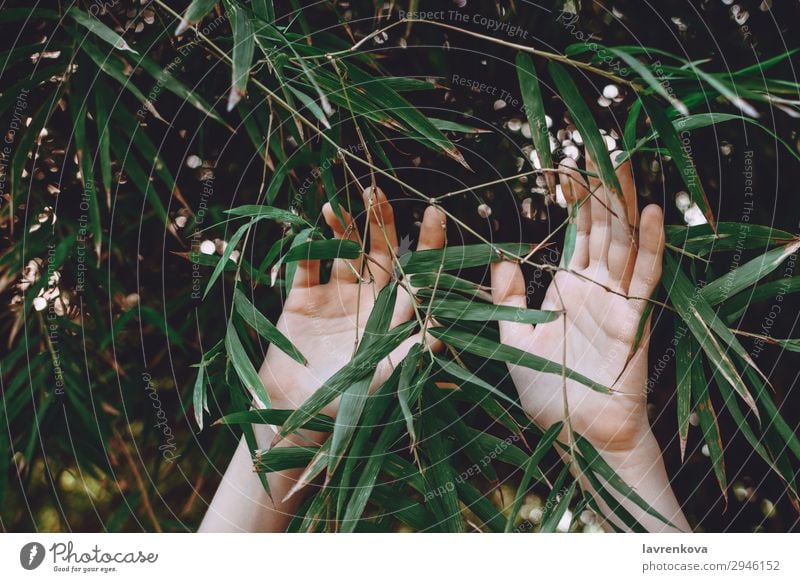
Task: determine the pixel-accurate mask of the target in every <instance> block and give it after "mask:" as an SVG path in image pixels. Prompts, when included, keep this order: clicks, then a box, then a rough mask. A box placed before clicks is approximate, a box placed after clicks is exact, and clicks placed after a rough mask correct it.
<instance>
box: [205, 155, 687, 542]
mask: <svg viewBox="0 0 800 582" xmlns="http://www.w3.org/2000/svg"><path fill="white" fill-rule="evenodd" d="M587 171H588V172H589V173H590V174H595V175H596V174H597V171H596V169H595V167H594V164H593V163H592V161H591V160H587ZM617 175H618V177H619V181H620V184H621V187H622V192H623V195H624V198H625V201H626V207H627V214H628V215H627V216H626V217H624V219H620V217H619V216H618V215H616V214H615V213H614V212H613V210H611V209H613V208H614V206H612V204H611V199H610V195H611V194H610V193H609V192H608V191H607V190H606V189H605V188H604V187H603V186H602V185H601V184H600V183H599V181H598V180H597V179H596V178H593V177H590V180H589V184H588V186H587V184H586V182H585V180H584V178H583V177H582V176H581V175H580V173H579V172H578V171H577V170H576V168H575V164H574V162H572V160H567V161H566V162H564V163H562V170H561V172H560V174H559V178H560V182H561V186H562V190H563V192H564V195H565V198H566V199H567V202H568V203H569V205H570V208H571V207H572V205H574V204H577V203H579V202H581V201H582V204H581V205H580V207H579V210H578V212H577V227H578V236H577V241H576V246H575V251H574V253H573V256H572V260H571V262H570V263H569V265H566V269H567V270H560V271H559V272H558V273H557V274H556V276H555V277H554V279H553V281H552V283H551V285H550V287H549V288H548V290H547V293H546V298H545V301H544V304H543V305H542V309H550V310H558V311H563V312H564V315H562V316H560V317H559V318H558V319H557V320H555V321H552V322H549V323H547V324H539V325H538V326H536V327H535V328H534V327H533V326H531V325H527V324H520V323H514V322H501V324H500V335H501V339H502V341H503V343H505V344H508V345H511V346H514V347H517V348H520V349H523V350H526V351H529V352H530V353H533V354H536V355H538V356H542V357H545V358H547V359H550V360H553V361H555V362H562V361H563V360H564V359H566V365H567V366H568V367H570V368H571V369H573V370H575V371H576V372H579V373H581V374H583V375H585V376H588V377H589V378H591V379H592V380H595V381H596V382H599V383H601V384H603V385H605V386H608V387H610V388H611V389H612V390H613V394H611V395H608V394H600V393H598V392H595V391H593V390H591V389H590V388H587V387H586V386H584V385H582V384H579V383H577V382H573V381H567V382H566V385H565V382H564V380H563V379H562V377H561V376H560V375H553V374H540V373H538V372H536V371H533V370H530V369H528V368H523V367H520V366H514V365H509V373H510V374H511V378H512V380H513V382H514V385H515V386H516V388H517V390H518V392H519V396H520V402H521V404H522V406H523V408H524V410H525V412H526V414H527V415H528V416H529V417H530V418H531V419H532V420H533V421H534V422H535V423H536V424H537V425H538V426H540V427H542V428H544V429H546V428H547V427H549V426H551V425H552V424H553V423H555V422H557V421H560V420H567V414H566V411H567V410H568V421H569V424H570V426H571V427H572V430H573V431H575V432H577V433H579V434H581V435H583V436H584V437H585V438H586V439H588V440H589V441H590V442H591V443H592V444H593V445H594V446H595V448H596V449H597V450H598V451H599V452H600V453H601V454H602V456H603V458H604V459H605V460H606V461H607V462H608V463H609V464H610V465H611V466H612V467H613V468H614V469H615V471H616V472H617V473H618V474H619V475H620V476H621V477H622V478H623V479H624V480H625V481H626V482H627V483H628V484H629V485H631V486H632V487H634V488H635V489H636V490H637V492H638V493H639V494H640V495H641V496H642V497H643V498H644V499H645V500H646V501H647V502H648V503H649V504H650V505H651V506H652V507H653V508H655V509H656V510H657V511H659V512H660V513H661V514H662V515H664V516H665V517H667V519H669V520H670V521H671V523H672V524H673V525H674V526H675V527H674V528H673V527H671V526H668V525H666V524H664V523H663V522H662V521H660V520H658V519H657V518H655V517H652V516H650V515H648V514H646V513H645V512H644V511H642V510H641V509H639V508H638V507H637V506H635V505H633V504H631V503H630V502H628V501H627V500H625V499H624V498H622V496H617V497H618V498H619V499H620V501H621V503H622V504H623V505H624V506H625V508H626V509H627V510H628V511H629V512H630V513H631V514H632V515H633V516H634V517H635V518H636V519H637V520H639V522H640V523H641V524H642V525H643V526H645V527H646V528H647V529H648V530H650V531H676V530H677V531H689V529H690V528H689V525H688V523H687V522H686V519H685V517H684V516H683V513H682V511H681V509H680V505H679V504H678V502H677V500H676V499H675V496H674V494H673V492H672V489H671V487H670V485H669V479H668V477H667V474H666V470H665V468H664V463H663V460H662V456H661V451H660V448H659V445H658V443H657V442H656V440H655V438H654V436H653V434H652V432H651V430H650V425H649V422H648V420H647V414H646V394H645V385H646V374H647V333H645V334H644V336H643V339H642V341H641V342H640V345H639V347H638V350H637V351H636V352H635V354H634V355H633V357H632V358H630V361H628V360H629V357H628V355H629V353H630V351H631V348H632V346H633V345H634V337H635V334H636V329H637V325H638V322H639V320H640V319H641V316H642V313H643V310H644V308H645V305H646V299H647V298H648V297H650V295H651V294H652V292H653V290H654V289H655V287H656V285H657V284H658V282H659V279H660V276H661V257H662V253H663V248H664V235H663V217H662V213H661V210H660V209H659V208H658V207H657V206H654V205H651V206H648V207H647V208H645V209H644V211H643V212H642V213H641V216H640V215H639V214H638V212H637V209H636V191H635V186H634V183H633V177H632V175H631V170H630V164H629V163H625V164H623V165H622V166H621V167H619V168H618V169H617ZM364 198H365V205H366V207H367V212H368V215H369V227H368V229H369V236H368V238H369V243H370V244H369V255H368V256H369V259H368V260H367V261H366V262H365V263H364V264H362V262H361V261H358V260H355V261H344V260H336V261H335V262H334V266H333V271H332V275H331V280H330V282H328V283H326V284H320V282H319V269H320V267H319V262H318V261H306V262H302V263H300V264H299V265H298V269H297V273H296V275H295V278H294V281H293V286H292V290H291V292H290V293H289V296H288V298H287V301H286V305H285V307H284V310H283V313H282V315H281V317H280V319H279V320H278V323H277V326H278V328H279V329H280V330H281V331H282V332H283V333H284V334H285V335H286V336H287V337H288V338H289V339H290V340H291V341H292V342H293V343H294V344H295V345H296V346H297V347H298V348H299V349H300V351H301V352H302V353H303V354H304V355H305V356H306V358H307V359H308V364H307V366H302V365H300V364H299V363H297V362H295V361H294V360H292V359H291V358H290V357H288V356H287V355H285V354H284V353H282V352H281V351H279V350H278V349H276V348H274V347H273V346H270V347H269V349H268V350H267V354H266V358H265V360H264V363H263V365H262V367H261V371H260V376H261V378H262V380H263V382H264V385H265V387H266V389H267V391H268V393H269V396H270V399H271V400H272V405H273V406H274V407H275V408H287V409H293V408H297V406H299V405H300V404H301V403H302V402H303V401H305V400H306V399H307V398H308V397H309V396H310V395H311V394H312V393H313V392H314V391H315V390H317V389H318V388H319V387H320V386H321V385H322V383H323V382H324V381H325V380H326V379H327V378H329V377H330V376H331V375H333V374H334V373H335V372H336V371H338V370H339V369H340V368H341V367H342V366H343V365H344V364H345V363H346V362H347V361H349V360H350V358H351V357H352V354H353V350H354V347H355V342H356V337H360V334H361V332H362V331H363V329H364V326H365V324H366V320H367V317H368V316H369V313H370V311H371V309H372V306H373V305H374V301H375V296H376V295H377V293H378V291H379V290H380V289H381V288H382V287H383V286H385V285H386V284H387V283H388V282H389V281H390V277H391V273H392V272H393V267H392V264H393V258H394V252H395V251H394V249H396V248H397V233H396V229H395V226H394V215H393V211H392V208H391V205H390V204H389V203H388V202H387V201H386V198H385V196H384V195H383V193H382V192H380V190H378V189H367V191H366V192H365V193H364ZM323 216H324V218H325V221H326V222H327V224H328V225H329V226H330V227H331V229H332V230H333V232H334V235H335V236H336V237H337V238H352V239H353V240H360V239H359V235H358V233H357V232H356V231H355V229H354V228H353V227H352V226H349V222H350V217H349V216H347V215H345V217H344V218H345V222H346V223H348V225H347V226H343V225H342V224H341V222H340V221H339V219H338V218H337V217H336V216H335V214H334V212H333V211H332V209H331V208H330V207H329V206H327V205H326V207H325V208H324V210H323ZM627 225H631V226H632V228H631V226H627ZM444 244H445V233H444V215H443V214H442V213H441V212H440V211H438V210H437V209H435V208H434V207H430V208H428V209H427V211H426V212H425V216H424V219H423V224H422V227H421V231H420V239H419V243H418V245H417V250H424V249H435V248H441V247H442V246H443V245H444ZM357 273H358V274H359V275H357ZM491 274H492V298H493V300H494V302H495V303H497V304H501V305H509V306H513V307H519V308H525V307H526V293H525V281H524V278H523V275H522V271H521V270H520V267H519V265H518V264H517V263H514V262H510V261H504V262H501V263H495V264H494V265H493V266H492V273H491ZM412 301H413V300H412V298H411V296H410V295H409V293H408V292H406V291H405V290H404V289H402V288H401V291H400V293H399V295H398V301H397V306H396V308H395V311H394V314H393V318H392V325H398V324H400V323H403V322H405V321H409V320H411V319H412V318H414V317H418V316H419V314H416V315H415V312H414V308H413V305H412ZM422 317H424V310H422ZM564 318H566V335H565V330H564V327H565V323H564ZM428 323H431V322H428ZM357 334H358V336H357ZM565 337H566V344H565V342H564V338H565ZM421 340H423V338H422V336H420V335H419V334H418V335H416V336H414V337H412V338H409V339H408V340H406V342H404V343H403V344H402V345H401V346H400V347H398V348H397V349H396V350H395V351H394V352H393V353H392V354H391V355H390V356H389V358H387V359H386V360H384V361H383V362H382V363H381V364H380V365H379V366H378V368H377V370H376V373H375V378H374V380H373V384H372V385H373V387H377V386H378V385H379V384H380V383H382V382H383V381H384V380H385V379H386V378H387V377H388V375H389V374H390V373H391V371H392V369H393V366H394V365H396V364H397V363H398V362H400V361H401V360H402V359H403V357H404V356H405V354H406V353H407V352H408V350H409V349H410V348H411V346H412V345H413V344H415V343H418V342H419V341H421ZM424 341H427V342H428V345H430V346H431V348H432V349H438V348H439V347H440V346H439V345H437V343H436V342H433V341H432V338H431V337H430V336H427V337H425V338H424ZM565 389H566V392H565ZM337 405H338V401H334V402H333V403H331V404H330V405H328V407H326V409H325V410H323V412H324V413H326V414H329V415H332V416H335V414H336V408H337ZM257 429H258V431H259V435H258V436H259V441H260V442H259V445H260V446H262V447H266V446H268V445H269V443H270V441H271V433H270V432H269V431H268V430H265V429H264V427H257ZM327 437H328V435H327V434H322V433H304V434H302V435H294V436H292V437H290V438H288V439H285V440H283V441H280V442H279V443H278V444H277V445H276V446H286V445H291V444H297V443H301V442H303V443H308V442H315V443H321V442H324V440H325V439H326V438H327ZM560 440H561V441H562V442H564V443H567V444H568V443H569V433H568V431H567V430H566V429H565V430H564V431H563V432H562V435H561V437H560ZM249 456H250V455H249V451H248V450H247V448H246V446H245V444H244V442H242V443H240V446H239V449H238V450H237V452H236V454H235V455H234V458H233V460H232V461H231V464H230V466H229V467H228V470H227V472H226V474H225V477H224V479H223V483H222V485H221V486H220V488H219V490H218V491H217V493H216V495H215V497H214V500H213V502H212V503H211V505H210V507H209V511H208V513H207V514H206V516H205V518H204V520H203V523H202V524H201V527H200V531H283V530H284V529H285V528H286V526H287V525H288V523H289V521H290V519H291V516H292V515H293V514H294V512H295V510H296V509H297V506H298V505H299V503H300V501H301V495H300V494H294V495H292V496H290V497H289V498H288V499H284V497H285V495H286V493H287V492H289V491H290V490H291V488H292V487H293V485H294V484H295V482H296V481H297V479H298V477H299V476H300V474H301V470H294V471H284V472H281V473H272V474H270V475H269V482H270V488H271V491H272V498H271V499H270V498H269V497H267V495H266V494H265V493H264V491H263V488H262V487H261V484H260V482H259V480H258V478H257V477H256V476H255V474H254V473H253V472H252V464H251V461H250V458H249ZM564 457H565V459H566V460H567V461H568V460H569V455H568V454H567V453H566V452H565V453H564ZM576 474H577V472H576ZM581 483H582V484H583V485H584V486H587V487H588V484H587V483H586V482H585V479H583V478H582V479H581ZM600 507H601V509H602V510H604V511H603V512H604V513H605V514H607V515H608V514H610V513H611V512H610V511H608V508H607V507H606V506H605V505H604V504H602V503H600ZM615 523H617V526H619V527H621V528H622V529H625V528H624V525H623V524H621V523H618V522H615Z"/></svg>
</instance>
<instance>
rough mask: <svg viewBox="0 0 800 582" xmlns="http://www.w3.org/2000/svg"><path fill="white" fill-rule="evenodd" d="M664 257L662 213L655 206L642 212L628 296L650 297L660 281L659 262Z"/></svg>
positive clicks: (650, 206)
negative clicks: (637, 247) (637, 248)
mask: <svg viewBox="0 0 800 582" xmlns="http://www.w3.org/2000/svg"><path fill="white" fill-rule="evenodd" d="M663 255H664V213H663V212H662V211H661V208H659V207H658V206H656V205H655V204H650V205H649V206H647V207H646V208H645V209H644V210H643V211H642V219H641V225H640V226H639V251H638V253H637V255H636V264H635V266H634V268H633V275H632V277H631V284H630V289H629V291H628V294H629V295H630V296H632V297H650V295H652V294H653V291H654V290H655V288H656V285H658V282H659V280H660V279H661V260H662V258H663Z"/></svg>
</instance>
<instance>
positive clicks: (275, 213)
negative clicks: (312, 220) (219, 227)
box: [225, 204, 311, 226]
mask: <svg viewBox="0 0 800 582" xmlns="http://www.w3.org/2000/svg"><path fill="white" fill-rule="evenodd" d="M225 214H230V215H231V216H236V217H245V218H267V219H269V220H274V221H276V222H283V223H286V224H291V225H293V226H311V225H310V224H309V223H308V221H307V220H306V219H305V218H303V217H302V216H298V215H297V214H295V213H294V212H290V211H288V210H284V209H282V208H275V207H274V206H264V205H261V204H245V205H243V206H238V207H236V208H231V209H230V210H226V211H225Z"/></svg>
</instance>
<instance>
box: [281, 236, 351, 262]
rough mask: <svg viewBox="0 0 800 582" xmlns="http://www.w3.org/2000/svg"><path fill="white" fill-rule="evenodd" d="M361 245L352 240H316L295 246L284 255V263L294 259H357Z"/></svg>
mask: <svg viewBox="0 0 800 582" xmlns="http://www.w3.org/2000/svg"><path fill="white" fill-rule="evenodd" d="M360 256H361V245H360V244H358V243H357V242H356V241H352V240H340V239H333V240H314V241H310V242H304V243H301V244H298V245H297V246H293V247H292V248H291V249H290V250H289V252H288V253H286V254H285V255H284V256H283V262H284V263H290V262H292V261H320V260H321V261H325V260H328V259H337V258H338V259H357V258H359V257H360Z"/></svg>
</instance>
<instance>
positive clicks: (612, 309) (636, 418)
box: [492, 159, 664, 451]
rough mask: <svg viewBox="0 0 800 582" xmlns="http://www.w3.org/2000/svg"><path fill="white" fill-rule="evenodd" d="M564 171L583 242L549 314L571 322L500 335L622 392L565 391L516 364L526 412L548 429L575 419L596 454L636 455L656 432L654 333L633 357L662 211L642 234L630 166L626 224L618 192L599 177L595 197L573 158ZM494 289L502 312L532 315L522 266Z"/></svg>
mask: <svg viewBox="0 0 800 582" xmlns="http://www.w3.org/2000/svg"><path fill="white" fill-rule="evenodd" d="M563 166H566V169H565V170H564V171H562V173H561V174H560V176H559V177H560V181H561V186H562V190H563V192H564V195H565V197H566V198H567V201H568V203H569V204H570V208H572V205H574V204H580V207H579V209H578V212H577V219H576V220H577V240H576V245H575V250H574V253H573V256H572V258H571V260H570V263H569V265H567V266H566V269H567V270H559V271H558V273H557V274H556V276H555V277H554V279H553V281H552V282H551V284H550V287H549V288H548V290H547V293H546V296H545V300H544V302H543V305H542V308H543V309H548V310H556V311H563V312H564V313H563V315H561V316H560V317H559V318H558V319H556V320H554V321H552V322H549V323H546V324H539V325H538V326H536V328H535V329H534V328H531V326H530V325H525V324H521V323H516V322H502V323H501V325H500V335H501V339H502V341H503V343H506V344H509V345H511V346H514V347H516V348H519V349H522V350H525V351H528V352H530V353H532V354H535V355H537V356H541V357H544V358H547V359H549V360H552V361H555V362H559V363H560V362H562V361H565V364H566V366H567V367H568V368H571V369H572V370H574V371H576V372H579V373H581V374H583V375H584V376H587V377H589V378H591V379H592V380H594V381H596V382H599V383H601V384H602V385H604V386H607V387H609V388H612V390H613V393H612V394H610V395H607V394H602V393H599V392H596V391H594V390H592V389H590V388H588V387H587V386H584V385H583V384H580V383H578V382H575V381H571V380H568V381H567V382H566V391H565V390H564V382H563V380H562V378H561V377H560V376H558V375H553V374H542V373H539V372H537V371H535V370H531V369H529V368H524V367H522V366H516V365H510V366H509V372H510V374H511V377H512V379H513V381H514V384H515V386H516V387H517V390H518V391H519V394H520V400H521V402H522V405H523V407H524V408H525V410H526V412H527V413H528V415H529V416H530V417H531V418H532V419H533V420H534V421H535V422H536V423H537V424H538V425H539V426H541V427H545V428H546V427H549V426H550V425H552V424H553V423H555V422H557V421H559V420H562V419H564V418H565V416H566V412H565V411H566V410H568V411H569V413H568V414H569V419H570V422H571V425H572V428H573V430H575V431H576V432H578V433H580V434H582V435H583V436H585V437H586V438H588V439H589V440H590V441H592V443H593V444H594V445H595V446H596V447H597V448H599V449H602V450H606V451H620V450H630V449H632V448H634V447H635V446H636V444H637V443H638V442H639V441H640V440H641V439H643V438H644V437H645V435H647V434H648V433H649V430H650V429H649V425H648V421H647V415H646V396H645V382H646V374H647V333H645V334H644V335H643V337H642V341H641V342H640V344H639V346H638V349H637V350H636V352H635V354H634V355H633V357H632V358H629V356H630V353H631V350H632V349H633V347H634V345H635V337H636V332H637V329H638V326H639V322H640V320H641V317H642V315H643V313H644V309H645V306H646V301H645V299H643V298H647V297H649V296H650V294H651V293H652V292H653V289H654V288H655V286H656V285H657V284H658V281H659V279H660V276H661V258H662V253H663V247H664V236H663V217H662V212H661V210H660V208H658V207H657V206H655V205H651V206H648V207H647V208H645V209H644V211H643V212H642V215H641V224H640V225H638V228H637V223H638V222H639V221H638V218H639V217H638V212H637V209H636V190H635V186H634V182H633V177H632V175H631V168H630V162H625V163H624V164H622V165H621V166H620V167H619V168H617V176H618V178H619V181H620V185H621V187H622V192H623V194H624V198H625V202H626V207H627V211H628V216H626V217H619V216H617V215H616V214H615V213H614V212H613V211H612V210H611V208H612V201H611V200H610V199H609V195H610V193H609V192H608V191H607V190H606V188H605V187H603V186H602V184H601V183H600V181H599V180H598V179H597V178H590V180H589V187H588V188H587V186H586V182H585V181H584V179H583V178H582V177H581V175H580V174H579V173H578V172H577V171H576V169H575V163H574V162H573V161H572V160H571V159H568V160H565V162H564V163H563ZM587 170H588V171H589V172H590V173H592V174H594V175H597V169H596V167H595V165H594V164H593V163H592V160H591V159H587ZM629 225H630V226H629ZM631 227H633V228H631ZM637 230H638V236H637ZM562 266H564V265H562ZM492 290H493V297H494V301H495V303H498V304H502V305H510V306H514V307H519V308H525V307H526V296H525V283H524V280H523V276H522V272H521V270H520V268H519V266H518V265H517V264H515V263H510V262H503V263H498V264H495V265H494V266H493V270H492ZM565 395H566V399H565ZM565 400H566V402H565Z"/></svg>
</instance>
